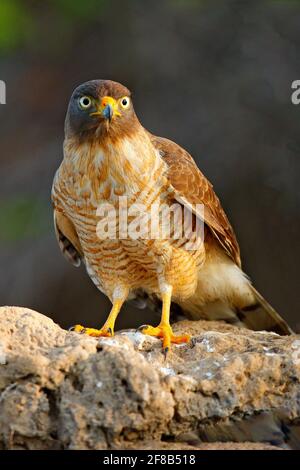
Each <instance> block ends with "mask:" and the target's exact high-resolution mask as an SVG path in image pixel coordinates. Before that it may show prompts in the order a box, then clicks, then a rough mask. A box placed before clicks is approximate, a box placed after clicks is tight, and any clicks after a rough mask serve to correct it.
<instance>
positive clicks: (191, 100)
mask: <svg viewBox="0 0 300 470" xmlns="http://www.w3.org/2000/svg"><path fill="white" fill-rule="evenodd" d="M94 78H110V79H113V80H116V81H120V82H122V83H123V84H125V85H127V86H128V87H129V88H130V89H131V90H132V91H133V96H134V105H135V109H136V112H137V114H138V116H139V117H140V119H141V121H142V123H143V124H144V126H145V127H147V128H148V129H149V130H151V131H152V132H154V133H155V134H158V135H162V136H166V137H169V138H170V139H174V140H175V141H176V142H178V143H179V144H180V145H182V146H183V147H185V148H186V149H187V150H189V151H190V152H191V153H192V155H193V156H194V158H195V159H196V161H197V163H198V164H199V166H200V168H201V169H202V171H203V172H204V173H205V174H206V176H207V177H208V178H209V179H210V180H211V181H212V183H213V184H214V187H215V190H216V192H217V194H218V195H219V196H220V198H221V200H222V203H223V205H224V208H225V210H226V211H227V213H228V215H229V218H230V220H231V221H232V224H233V226H234V228H235V230H236V233H237V236H238V239H239V242H240V245H241V251H242V260H243V265H244V269H245V271H246V272H247V273H248V274H249V275H250V277H251V278H252V279H253V280H254V282H255V285H256V286H257V288H258V289H259V290H260V291H261V292H262V293H263V295H264V296H265V297H266V298H267V299H268V300H269V301H270V302H271V303H272V304H273V306H274V307H275V308H276V309H278V311H279V312H281V313H282V315H283V316H285V318H287V319H288V320H289V321H290V323H291V324H292V325H295V324H297V323H299V321H300V315H299V313H298V312H299V307H298V303H299V287H300V283H299V262H300V244H299V235H300V210H299V209H300V189H299V187H298V184H299V176H300V163H299V153H300V105H299V106H298V107H297V106H295V105H293V104H292V103H291V93H292V90H291V83H292V81H294V80H296V79H300V1H296V0H295V1H288V0H281V1H280V0H277V1H275V0H273V1H271V0H270V1H267V0H249V1H246V0H244V1H234V0H223V1H214V0H207V1H205V0H159V1H141V0H51V1H50V0H48V1H47V0H45V1H43V2H41V1H38V0H24V1H21V0H0V79H1V80H4V81H5V82H6V85H7V104H6V105H0V165H1V167H0V171H1V173H0V174H1V180H0V181H1V184H0V303H1V305H5V304H9V305H22V306H27V307H31V308H33V309H36V310H38V311H40V312H42V313H44V314H47V315H49V316H51V317H52V318H53V319H55V321H57V322H58V323H60V324H61V325H62V326H70V325H72V324H75V323H83V324H85V325H88V326H93V325H94V326H100V324H101V322H102V321H103V319H104V318H105V316H106V314H107V312H108V310H109V302H108V301H107V300H106V299H105V297H104V296H103V295H102V294H101V293H100V292H98V291H97V289H96V288H95V287H94V285H93V284H92V282H91V281H90V280H89V278H88V276H87V275H86V273H85V271H84V269H83V268H82V269H81V268H80V269H75V268H73V267H72V266H71V265H69V264H68V263H67V262H66V261H65V260H64V258H63V257H62V255H61V253H60V251H59V248H58V245H57V243H56V240H55V235H54V231H53V227H52V210H51V205H50V190H51V184H52V180H53V176H54V173H55V170H56V169H57V167H58V166H59V164H60V161H61V159H62V142H63V124H64V115H65V112H66V107H67V104H68V100H69V97H70V95H71V93H72V90H73V89H74V87H76V86H77V85H78V84H80V83H81V82H83V81H86V80H89V79H94ZM126 313H127V314H126ZM151 316H152V314H151V312H147V313H145V312H143V311H139V310H134V309H132V308H131V309H128V307H126V309H125V311H123V312H122V313H121V315H120V317H119V321H118V326H119V327H126V326H136V325H139V324H143V323H146V322H149V321H151Z"/></svg>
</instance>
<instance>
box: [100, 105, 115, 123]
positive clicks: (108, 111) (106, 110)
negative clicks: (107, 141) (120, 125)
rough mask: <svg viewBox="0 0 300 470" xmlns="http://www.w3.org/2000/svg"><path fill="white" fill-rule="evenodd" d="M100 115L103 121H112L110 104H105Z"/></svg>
mask: <svg viewBox="0 0 300 470" xmlns="http://www.w3.org/2000/svg"><path fill="white" fill-rule="evenodd" d="M102 115H103V117H104V118H105V119H108V120H109V122H110V121H111V120H112V117H113V115H114V110H113V107H112V105H111V104H107V105H106V106H105V108H103V111H102Z"/></svg>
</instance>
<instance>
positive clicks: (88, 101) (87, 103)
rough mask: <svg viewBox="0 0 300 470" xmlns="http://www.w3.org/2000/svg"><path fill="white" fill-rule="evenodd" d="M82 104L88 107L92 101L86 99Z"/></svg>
mask: <svg viewBox="0 0 300 470" xmlns="http://www.w3.org/2000/svg"><path fill="white" fill-rule="evenodd" d="M82 102H83V105H84V106H88V105H89V104H90V100H89V99H88V98H84V99H83V100H82Z"/></svg>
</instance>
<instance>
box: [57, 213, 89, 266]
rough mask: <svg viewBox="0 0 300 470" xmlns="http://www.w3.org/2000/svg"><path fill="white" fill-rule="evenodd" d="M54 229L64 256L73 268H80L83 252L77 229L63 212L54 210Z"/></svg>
mask: <svg viewBox="0 0 300 470" xmlns="http://www.w3.org/2000/svg"><path fill="white" fill-rule="evenodd" d="M54 227H55V234H56V238H57V241H58V245H59V247H60V249H61V252H62V254H63V255H64V257H65V258H66V259H67V260H68V261H70V263H72V264H73V266H76V267H78V266H80V264H81V259H82V256H83V252H82V248H81V245H80V241H79V238H78V236H77V233H76V230H75V227H74V225H73V223H72V222H71V221H70V220H69V219H68V218H67V217H66V216H65V215H64V214H63V213H62V212H59V211H57V210H56V209H54Z"/></svg>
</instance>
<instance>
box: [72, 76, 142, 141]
mask: <svg viewBox="0 0 300 470" xmlns="http://www.w3.org/2000/svg"><path fill="white" fill-rule="evenodd" d="M137 123H138V120H137V117H136V115H135V112H134V109H133V106H132V101H131V93H130V91H129V90H128V89H127V88H126V87H125V86H123V85H121V84H120V83H117V82H113V81H111V80H91V81H89V82H86V83H83V84H82V85H80V86H78V87H77V88H76V89H75V90H74V92H73V94H72V96H71V99H70V102H69V107H68V111H67V116H66V126H65V130H66V136H67V137H69V136H70V137H71V136H72V137H78V138H85V137H90V138H101V137H103V136H105V135H110V136H111V137H114V138H117V137H121V136H122V134H124V133H125V134H128V133H130V132H132V131H133V129H134V127H135V126H136V125H137Z"/></svg>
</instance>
